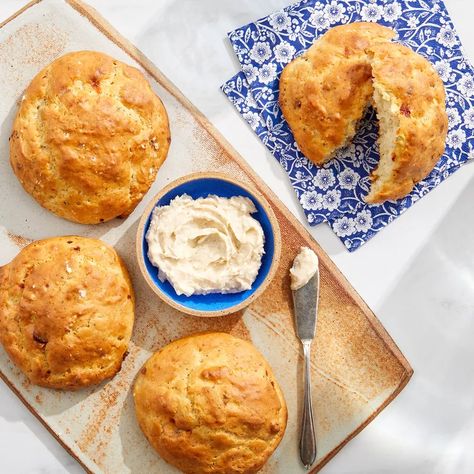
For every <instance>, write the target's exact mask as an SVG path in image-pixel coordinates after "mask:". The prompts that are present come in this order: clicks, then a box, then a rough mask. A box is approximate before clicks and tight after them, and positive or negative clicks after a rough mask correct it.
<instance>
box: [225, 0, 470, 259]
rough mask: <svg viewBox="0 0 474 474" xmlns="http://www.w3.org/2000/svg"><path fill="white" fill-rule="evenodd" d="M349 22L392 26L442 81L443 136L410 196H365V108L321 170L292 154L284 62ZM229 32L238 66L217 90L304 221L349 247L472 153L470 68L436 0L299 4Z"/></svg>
mask: <svg viewBox="0 0 474 474" xmlns="http://www.w3.org/2000/svg"><path fill="white" fill-rule="evenodd" d="M353 21H376V22H378V23H381V24H384V25H387V26H390V27H392V28H394V29H395V30H396V31H397V33H398V41H400V42H401V43H403V44H406V45H407V46H409V47H411V48H412V49H414V50H415V51H417V52H419V53H420V54H422V55H424V56H425V57H427V58H428V59H429V60H430V61H431V62H432V63H433V64H434V66H435V68H436V70H437V71H438V73H439V75H440V76H441V78H442V79H443V81H444V83H445V87H446V94H447V110H448V116H449V132H448V138H447V145H446V150H445V153H444V155H443V157H442V158H441V159H440V161H439V162H438V164H437V166H436V167H435V169H434V170H433V171H432V173H431V174H430V175H429V176H428V177H427V178H426V179H425V180H423V181H422V182H420V183H418V185H417V186H416V187H415V189H414V190H413V192H412V193H411V194H410V195H408V196H407V197H405V198H403V199H401V200H398V201H390V202H387V203H384V204H383V205H367V204H366V203H365V202H364V201H363V196H365V195H366V194H367V193H368V189H369V186H370V181H369V175H370V173H371V171H372V170H373V169H374V168H375V167H376V166H377V163H378V158H379V157H378V152H377V148H376V146H375V142H376V138H377V124H376V120H375V114H374V112H373V111H371V112H370V113H369V114H368V116H367V117H366V119H365V120H364V121H363V123H362V125H361V127H360V129H359V131H358V133H357V135H356V137H355V139H354V140H353V141H352V143H351V145H349V146H348V147H347V148H346V149H343V150H341V151H340V152H339V153H338V156H337V157H336V158H335V159H334V160H331V161H330V162H329V163H327V164H326V165H324V167H322V168H321V167H318V166H315V165H314V164H313V163H311V162H309V161H308V160H307V159H306V158H305V157H304V156H303V154H302V153H301V152H300V151H299V149H298V147H297V145H296V143H295V141H294V138H293V135H292V133H291V131H290V129H289V127H288V124H287V123H286V121H285V120H284V118H283V117H282V114H281V110H280V107H279V105H278V79H279V74H280V73H281V71H282V69H283V68H284V66H285V65H286V64H287V63H288V62H290V61H291V60H292V59H293V58H294V57H296V56H298V55H299V54H301V53H302V52H304V51H305V50H306V49H307V48H309V47H310V46H311V44H312V43H313V41H314V39H315V38H317V37H318V36H320V35H321V34H323V33H325V32H326V31H327V30H328V29H329V28H330V27H333V26H336V25H339V24H345V23H349V22H353ZM229 38H230V40H231V42H232V45H233V48H234V51H235V52H236V54H237V56H238V58H239V61H240V63H241V65H242V71H241V72H239V73H238V74H237V75H236V76H234V77H233V78H232V79H230V80H229V81H228V82H226V83H225V84H224V85H223V86H222V89H223V91H224V92H225V94H226V95H227V96H228V97H229V99H230V100H231V101H232V103H233V104H234V105H235V107H236V108H237V110H238V111H239V112H240V113H241V114H242V116H243V117H244V118H245V120H247V122H248V123H249V124H250V126H251V127H252V128H253V130H254V131H255V132H256V133H257V135H258V136H259V138H260V139H261V140H262V141H263V143H265V145H266V146H267V147H268V148H269V150H270V151H271V152H272V154H273V155H274V156H275V158H276V159H278V161H279V162H280V163H281V165H282V166H283V167H284V169H285V170H286V171H287V173H288V175H289V177H290V180H291V183H292V185H293V187H294V189H295V191H296V193H297V195H298V198H299V200H300V202H301V205H302V207H303V209H304V211H305V214H306V217H307V219H308V222H309V223H310V225H316V224H318V223H321V222H324V221H327V222H328V223H329V224H330V225H331V227H332V228H333V230H334V231H335V233H336V234H337V235H338V236H339V237H340V238H341V240H343V242H344V244H345V245H346V247H347V248H348V249H349V250H351V251H352V250H355V249H356V248H358V247H359V246H360V245H361V244H363V243H364V242H365V241H367V240H368V239H369V238H370V237H372V236H373V235H375V234H376V233H377V232H378V231H379V230H381V229H382V228H383V227H385V226H386V225H387V224H389V223H390V222H392V221H393V219H395V218H396V217H397V216H399V215H400V214H402V213H403V212H404V211H405V210H406V209H408V208H409V207H410V206H411V205H412V204H414V203H415V202H416V201H417V200H418V199H420V198H421V197H422V196H424V195H425V194H426V193H428V192H429V191H430V190H431V189H433V188H434V187H436V186H437V185H438V184H439V183H440V182H441V181H443V180H444V179H445V178H447V177H448V176H449V175H450V174H451V173H453V172H454V171H456V170H457V169H459V167H460V165H461V164H462V163H464V162H466V161H467V160H468V159H472V158H474V151H473V148H474V135H473V129H474V75H473V70H472V67H471V65H470V64H469V61H468V60H467V59H465V57H464V55H463V52H462V47H461V44H460V41H459V38H458V36H457V35H456V33H455V31H454V27H453V25H452V22H451V20H450V18H449V16H448V13H447V11H446V8H445V6H444V4H443V3H442V2H441V1H437V0H434V1H431V2H430V3H427V2H424V1H422V0H417V1H412V0H405V1H403V2H402V1H386V0H374V1H367V0H343V1H342V0H341V1H336V0H332V1H325V2H320V1H315V0H304V1H301V2H299V3H297V4H294V5H291V6H289V7H287V8H285V9H284V10H281V11H279V12H276V13H274V14H272V15H270V16H268V17H266V18H262V19H261V20H258V21H257V22H255V23H251V24H249V25H246V26H244V27H242V28H238V29H237V30H235V31H232V32H230V33H229Z"/></svg>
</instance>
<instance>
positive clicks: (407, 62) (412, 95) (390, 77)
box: [366, 43, 448, 203]
mask: <svg viewBox="0 0 474 474" xmlns="http://www.w3.org/2000/svg"><path fill="white" fill-rule="evenodd" d="M369 53H370V55H371V66H372V75H373V86H374V105H375V108H376V111H377V117H378V119H379V151H380V162H379V165H378V167H377V169H376V170H375V171H374V172H373V173H372V180H373V183H372V186H371V189H370V194H369V195H368V196H367V198H366V201H367V202H369V203H380V202H384V201H386V200H387V199H399V198H402V197H403V196H405V195H407V194H408V193H409V192H411V190H412V189H413V186H414V185H415V184H416V183H417V182H418V181H421V180H422V179H423V178H425V177H426V176H427V175H428V174H429V173H430V172H431V170H432V169H433V168H434V166H435V165H436V163H437V162H438V160H439V158H440V157H441V155H442V154H443V152H444V148H445V142H446V133H447V131H448V117H447V114H446V105H445V92H444V85H443V82H442V80H441V78H440V77H439V76H438V74H437V73H436V71H435V69H434V68H433V66H432V65H431V63H430V62H429V61H428V60H427V59H425V58H424V57H423V56H420V55H419V54H417V53H415V52H414V51H412V50H411V49H410V48H407V47H406V46H402V45H401V44H397V43H386V44H378V45H374V46H372V47H371V48H370V49H369Z"/></svg>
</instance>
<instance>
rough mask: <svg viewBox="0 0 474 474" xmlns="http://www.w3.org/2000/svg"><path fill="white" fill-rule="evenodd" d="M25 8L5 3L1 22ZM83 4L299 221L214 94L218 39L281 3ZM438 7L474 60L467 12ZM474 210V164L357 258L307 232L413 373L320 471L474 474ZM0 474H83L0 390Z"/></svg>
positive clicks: (456, 1) (222, 68)
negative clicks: (162, 77) (172, 87)
mask: <svg viewBox="0 0 474 474" xmlns="http://www.w3.org/2000/svg"><path fill="white" fill-rule="evenodd" d="M23 3H24V2H23V0H2V1H1V2H0V19H4V18H7V17H8V16H9V15H11V14H12V13H14V12H15V11H16V10H18V9H19V8H20V7H21V6H22V5H23ZM89 3H90V4H91V5H92V6H94V7H95V8H96V9H97V10H98V11H99V12H100V13H101V14H102V15H103V16H104V17H105V18H106V19H107V20H109V21H110V22H111V23H112V25H114V26H115V27H116V28H117V29H118V30H119V31H120V32H121V33H122V34H123V35H124V36H125V37H127V38H128V39H129V40H130V41H131V42H132V43H134V44H135V45H137V46H138V48H140V49H141V50H142V51H143V52H144V53H145V54H146V55H147V56H148V57H149V58H150V59H151V60H152V61H154V62H155V64H157V66H158V67H159V68H160V69H161V70H162V71H163V72H164V73H165V74H166V75H167V76H168V77H169V78H170V79H171V80H172V81H173V82H174V83H175V84H176V85H177V86H178V87H179V88H180V89H181V90H182V91H183V92H184V94H185V95H186V96H187V97H188V98H189V99H190V100H191V101H192V102H193V103H194V104H195V105H196V106H197V107H198V108H199V109H200V110H201V111H202V112H203V113H204V114H205V115H206V116H207V117H208V118H209V120H210V121H211V122H212V123H213V124H214V125H215V126H216V127H217V128H218V129H219V130H220V131H221V132H222V134H223V135H224V136H225V137H226V138H227V139H228V140H229V142H230V143H231V144H232V145H233V146H234V147H235V148H236V149H237V151H238V152H239V153H240V154H241V155H242V156H243V157H244V158H245V159H247V161H248V162H249V163H250V165H251V166H252V167H253V168H254V169H255V170H256V171H257V173H259V174H260V175H261V176H262V178H263V179H264V180H265V181H266V182H267V184H269V185H270V187H271V188H272V189H273V190H275V191H276V192H277V194H278V195H279V196H280V198H281V199H282V201H283V202H284V203H285V204H286V205H287V206H288V208H289V209H290V210H291V211H292V212H293V213H294V214H295V215H297V216H298V218H299V219H300V220H301V222H303V223H304V224H305V221H304V218H303V213H302V211H301V209H300V207H299V204H298V202H297V200H296V197H295V195H294V193H293V191H292V189H291V187H290V184H289V181H288V179H287V177H286V175H285V174H284V172H283V170H282V169H280V167H279V165H278V163H277V162H276V160H274V159H273V157H271V155H270V154H269V153H268V152H267V151H266V149H265V148H264V146H263V145H262V144H261V142H260V141H259V140H258V139H257V138H256V136H255V135H254V134H253V132H252V131H251V130H250V127H248V125H247V124H246V123H245V122H244V121H243V120H242V119H241V118H240V117H239V115H238V114H237V112H236V111H235V110H234V109H233V107H232V105H231V104H230V102H228V100H227V99H226V98H225V96H224V95H223V94H222V93H221V92H220V91H219V86H220V85H221V84H222V83H223V82H224V81H225V80H226V79H228V78H229V77H230V76H231V75H232V74H233V73H234V72H236V71H237V70H238V64H237V61H236V59H235V57H234V56H233V54H232V52H231V49H230V46H229V43H228V41H227V40H226V37H225V33H226V32H227V31H229V30H231V29H233V28H235V27H238V26H241V25H243V24H244V23H247V22H250V21H252V20H255V19H257V18H259V17H261V16H264V15H266V14H268V13H271V12H272V11H274V10H277V9H279V8H281V7H283V6H285V5H287V4H288V3H289V0H266V1H265V2H255V1H254V0H239V1H235V0H200V1H196V0H160V1H156V0H135V1H134V2H130V1H129V0H115V1H110V0H89ZM445 3H446V4H447V7H448V9H449V11H450V13H451V16H452V18H453V20H454V23H455V25H456V27H457V30H458V32H459V34H460V36H461V40H462V41H463V44H464V47H465V49H466V52H467V55H468V57H469V58H470V59H471V62H472V61H473V60H474V30H473V28H472V13H473V7H472V4H471V2H468V1H467V0H464V1H463V0H445ZM473 202H474V165H468V166H466V167H465V168H464V169H462V170H461V171H459V172H457V173H455V174H454V175H453V176H452V177H451V178H449V179H448V180H447V181H446V182H444V183H443V184H442V185H441V186H439V187H438V188H437V189H436V190H435V191H434V192H432V193H430V194H429V195H428V196H427V197H425V198H424V199H423V200H422V201H420V202H419V203H418V204H416V205H415V206H414V207H413V208H412V209H411V210H409V211H408V212H407V213H406V214H404V215H403V216H401V217H400V218H399V219H397V220H396V221H395V222H394V223H392V224H391V225H390V226H389V227H388V228H387V229H385V230H383V231H382V232H381V233H380V234H379V235H378V236H376V237H374V238H373V239H372V240H371V241H370V242H369V243H367V244H366V245H364V246H363V247H362V248H361V249H359V250H358V251H356V252H355V253H353V254H350V253H349V252H348V251H347V250H345V248H344V247H343V245H342V244H341V243H340V241H339V240H338V239H337V238H336V236H335V235H334V234H333V233H332V232H331V231H330V230H329V228H328V227H326V226H325V225H321V226H318V227H316V228H309V227H308V228H309V229H310V232H311V234H312V235H313V236H314V238H315V239H316V240H317V241H318V242H319V243H320V244H321V245H322V247H323V248H324V249H325V250H326V252H327V253H328V254H329V256H330V257H331V258H332V259H333V260H334V262H335V263H336V264H337V265H338V266H339V268H340V269H341V271H342V272H343V273H344V275H345V276H346V277H347V278H348V280H349V281H350V282H351V283H352V285H353V286H354V287H355V289H356V290H357V291H358V292H359V293H360V294H361V296H362V297H363V298H364V299H365V301H366V302H367V303H368V305H369V306H370V307H371V308H372V309H373V310H374V312H375V313H376V314H377V316H378V317H379V319H380V320H381V321H382V323H383V324H384V326H385V327H386V328H387V330H388V331H389V333H390V334H391V335H392V337H393V338H394V340H395V342H396V343H397V344H398V345H399V347H400V349H401V350H402V352H403V353H404V354H405V355H406V357H407V358H408V360H409V361H410V362H411V364H412V366H413V368H414V370H415V374H414V376H413V378H412V380H411V381H410V383H409V384H408V386H407V387H406V388H405V389H404V390H403V392H402V393H401V395H400V396H399V397H398V398H397V399H396V400H395V401H394V402H393V403H392V404H391V405H390V406H389V407H388V408H387V409H386V410H385V411H383V412H382V414H381V415H379V416H378V417H377V418H376V419H375V421H373V422H372V423H371V424H370V425H369V426H368V427H367V428H365V429H364V430H363V432H362V433H361V434H359V435H358V436H357V437H356V438H355V439H354V440H352V441H351V442H350V443H349V444H348V445H347V446H346V447H345V448H343V450H342V451H341V452H340V453H339V454H338V455H337V456H336V457H335V458H334V459H333V460H332V461H331V462H330V463H329V464H328V465H327V466H326V467H325V468H324V469H323V472H324V473H327V474H330V473H337V474H343V473H344V474H345V473H353V474H355V473H359V474H370V473H371V474H380V473H385V474H388V473H393V474H395V473H397V474H398V473H401V472H403V473H409V474H411V473H413V474H415V473H416V474H425V473H426V474H432V473H437V474H451V473H452V474H471V473H473V472H474V449H473V446H474V396H473V394H474V344H473V343H472V336H473V335H474V244H473V242H474V213H473V212H472V210H473ZM305 225H306V224H305ZM0 472H2V473H8V474H17V473H18V474H19V473H21V474H23V473H32V474H39V473H47V474H54V473H64V472H69V473H79V472H82V469H81V468H80V466H79V465H78V464H77V463H76V462H75V461H74V460H73V459H72V458H71V457H70V456H69V455H68V454H67V453H66V451H64V450H63V448H62V447H61V446H60V445H59V444H58V443H57V442H56V441H55V440H54V439H53V437H52V436H51V435H50V434H49V433H48V432H47V431H46V430H45V429H44V428H43V427H42V425H40V423H39V422H38V421H37V420H36V419H35V418H34V417H33V415H31V414H30V413H29V412H28V411H27V409H26V408H25V407H24V406H23V405H22V403H21V402H20V401H19V400H18V399H17V398H16V397H15V395H13V393H12V392H11V391H10V390H9V389H8V388H7V387H6V386H5V385H4V384H3V383H1V382H0ZM114 474H115V473H114ZM117 474H118V473H117ZM289 474H290V473H289Z"/></svg>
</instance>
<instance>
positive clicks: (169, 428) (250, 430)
mask: <svg viewBox="0 0 474 474" xmlns="http://www.w3.org/2000/svg"><path fill="white" fill-rule="evenodd" d="M134 398H135V408H136V413H137V418H138V422H139V424H140V427H141V429H142V430H143V432H144V434H145V436H146V437H147V439H148V441H149V442H150V443H151V444H152V446H153V447H154V448H155V449H156V450H157V451H158V453H159V454H160V456H161V457H162V458H163V459H165V460H166V461H167V462H169V463H170V464H172V465H174V466H176V467H177V468H179V469H181V470H182V471H183V472H186V473H192V474H201V473H207V474H211V473H220V474H237V473H239V474H247V473H254V472H256V471H257V470H259V469H260V468H261V467H262V466H263V464H264V463H265V462H266V461H267V459H268V457H269V456H270V455H271V454H272V452H273V451H274V450H275V448H276V447H277V446H278V444H279V442H280V440H281V439H282V437H283V434H284V432H285V428H286V422H287V410H286V404H285V400H284V398H283V395H282V393H281V391H280V388H279V386H278V383H277V382H276V380H275V377H274V376H273V373H272V370H271V368H270V367H269V365H268V364H267V362H266V361H265V359H264V358H263V357H262V355H261V354H260V353H259V352H258V351H257V350H256V349H255V347H254V346H253V345H252V344H250V343H249V342H246V341H243V340H241V339H237V338H235V337H233V336H230V335H228V334H225V333H208V334H198V335H195V336H190V337H186V338H184V339H179V340H176V341H174V342H172V343H171V344H169V345H167V346H165V347H164V348H162V349H161V350H160V351H158V352H156V353H155V354H154V355H153V356H152V357H151V358H150V359H149V360H148V361H147V362H146V364H145V365H144V366H143V369H142V371H141V373H140V374H139V375H138V377H137V380H136V383H135V387H134Z"/></svg>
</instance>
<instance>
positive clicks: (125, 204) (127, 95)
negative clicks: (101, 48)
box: [10, 51, 170, 224]
mask: <svg viewBox="0 0 474 474" xmlns="http://www.w3.org/2000/svg"><path fill="white" fill-rule="evenodd" d="M169 143H170V132H169V125H168V117H167V114H166V110H165V108H164V106H163V104H162V102H161V100H160V99H159V98H158V96H157V95H156V94H155V93H154V92H153V90H152V89H151V87H150V85H149V83H148V82H147V80H146V79H145V77H144V76H143V74H142V73H141V72H140V71H138V70H137V69H135V68H133V67H130V66H127V65H126V64H124V63H121V62H120V61H117V60H116V59H114V58H111V57H110V56H107V55H106V54H103V53H99V52H95V51H78V52H73V53H69V54H66V55H64V56H62V57H60V58H58V59H56V60H55V61H54V62H52V63H51V64H50V65H49V66H47V67H46V68H44V69H43V70H42V71H41V72H40V73H38V75H37V76H36V77H35V78H34V79H33V81H32V82H31V84H30V85H29V87H28V88H27V89H26V92H25V94H24V96H23V98H22V100H21V103H20V107H19V110H18V112H17V115H16V118H15V121H14V124H13V131H12V135H11V138H10V162H11V165H12V168H13V171H14V172H15V174H16V176H17V177H18V179H19V180H20V182H21V184H22V186H23V187H24V189H25V190H26V191H27V192H28V193H29V194H31V195H32V196H33V197H34V198H35V199H36V200H37V201H38V202H39V203H40V204H41V205H42V206H43V207H45V208H46V209H49V210H50V211H52V212H54V213H55V214H57V215H58V216H61V217H63V218H65V219H68V220H71V221H74V222H80V223H83V224H96V223H99V222H105V221H108V220H110V219H113V218H115V217H118V216H120V217H125V216H127V215H128V214H130V213H131V212H132V211H133V209H134V208H135V206H136V205H137V204H138V203H139V202H140V200H141V199H142V197H143V196H144V194H145V193H146V192H147V191H148V189H149V188H150V186H151V184H152V183H153V181H154V180H155V177H156V173H157V171H158V169H159V167H160V166H161V164H162V163H163V161H164V160H165V158H166V155H167V152H168V148H169Z"/></svg>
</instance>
